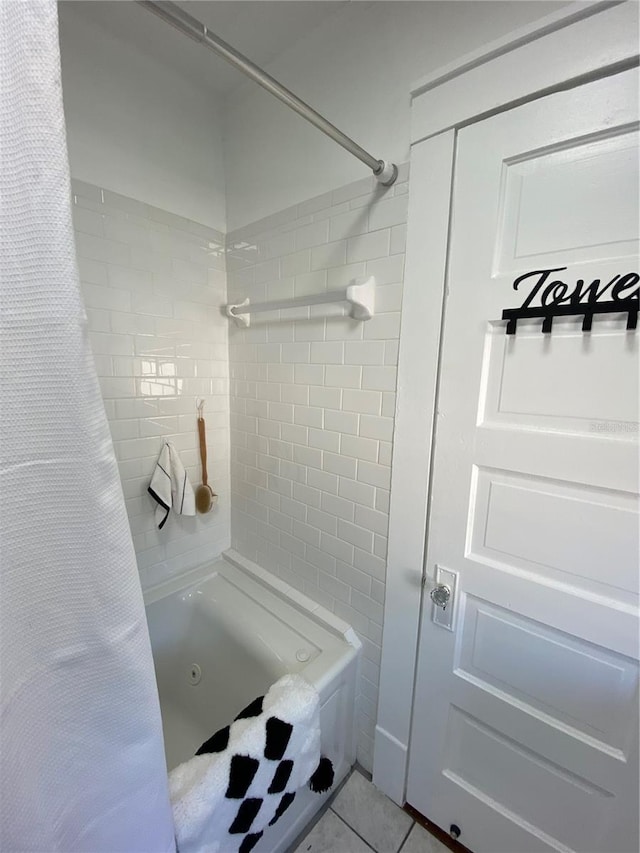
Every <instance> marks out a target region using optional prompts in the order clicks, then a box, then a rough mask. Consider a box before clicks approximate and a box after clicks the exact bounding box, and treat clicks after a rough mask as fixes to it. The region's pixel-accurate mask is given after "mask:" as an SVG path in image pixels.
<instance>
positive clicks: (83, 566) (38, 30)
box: [0, 0, 175, 853]
mask: <svg viewBox="0 0 640 853" xmlns="http://www.w3.org/2000/svg"><path fill="white" fill-rule="evenodd" d="M69 193H70V188H69V170H68V162H67V151H66V140H65V129H64V117H63V112H62V96H61V84H60V57H59V49H58V27H57V10H56V4H55V2H54V0H0V850H1V851H2V853H19V851H34V853H57V851H59V853H75V851H86V853H165V851H173V850H174V849H175V848H174V832H173V823H172V817H171V809H170V804H169V796H168V787H167V777H166V771H165V763H164V748H163V743H162V729H161V722H160V712H159V705H158V696H157V691H156V685H155V679H154V674H153V664H152V658H151V651H150V646H149V637H148V633H147V626H146V622H145V617H144V609H143V603H142V595H141V591H140V585H139V582H138V576H137V572H136V564H135V556H134V552H133V546H132V542H131V536H130V532H129V526H128V523H127V517H126V513H125V508H124V503H123V498H122V492H121V487H120V482H119V479H118V470H117V466H116V461H115V458H114V454H113V449H112V444H111V439H110V435H109V429H108V425H107V421H106V417H105V413H104V407H103V404H102V399H101V396H100V390H99V387H98V382H97V379H96V374H95V369H94V366H93V361H92V356H91V351H90V348H89V342H88V338H87V326H86V318H85V312H84V309H83V306H82V300H81V297H80V290H79V284H78V276H77V271H76V262H75V251H74V242H73V231H72V226H71V209H70V196H69Z"/></svg>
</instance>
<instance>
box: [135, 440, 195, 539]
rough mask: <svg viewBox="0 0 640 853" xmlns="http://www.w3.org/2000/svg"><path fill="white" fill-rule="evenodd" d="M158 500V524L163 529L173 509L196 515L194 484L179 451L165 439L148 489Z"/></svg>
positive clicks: (181, 512)
mask: <svg viewBox="0 0 640 853" xmlns="http://www.w3.org/2000/svg"><path fill="white" fill-rule="evenodd" d="M147 491H148V492H149V494H150V495H151V497H152V498H153V499H154V501H156V503H157V504H158V506H157V507H156V524H157V525H158V527H159V529H160V530H162V528H163V527H164V525H165V523H166V521H167V518H169V513H170V512H171V510H173V511H174V512H177V513H178V515H195V514H196V498H195V495H194V493H193V486H192V485H191V483H190V482H189V478H188V477H187V472H186V471H185V470H184V465H183V464H182V461H181V459H180V457H179V456H178V451H177V450H176V449H175V447H174V446H173V444H171V442H170V441H165V443H164V444H163V445H162V450H161V451H160V456H158V461H157V462H156V467H155V469H154V472H153V477H152V478H151V482H150V483H149V488H148V489H147Z"/></svg>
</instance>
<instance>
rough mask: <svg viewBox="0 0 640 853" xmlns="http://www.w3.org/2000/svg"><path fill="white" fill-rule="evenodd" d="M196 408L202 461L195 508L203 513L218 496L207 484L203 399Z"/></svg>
mask: <svg viewBox="0 0 640 853" xmlns="http://www.w3.org/2000/svg"><path fill="white" fill-rule="evenodd" d="M196 408H197V409H198V437H199V439H200V461H201V462H202V483H201V485H199V486H198V487H197V488H196V510H197V511H198V512H201V513H205V512H209V510H211V508H212V507H213V505H214V504H215V502H216V501H217V500H218V496H217V494H216V493H215V492H214V491H213V489H212V488H211V486H210V485H209V482H208V476H207V438H206V432H205V424H204V418H203V417H202V410H203V409H204V400H201V401H200V403H198V404H197V405H196Z"/></svg>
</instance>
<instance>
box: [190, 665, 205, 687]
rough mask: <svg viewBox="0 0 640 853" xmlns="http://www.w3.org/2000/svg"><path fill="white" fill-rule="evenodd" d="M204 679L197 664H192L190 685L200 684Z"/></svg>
mask: <svg viewBox="0 0 640 853" xmlns="http://www.w3.org/2000/svg"><path fill="white" fill-rule="evenodd" d="M201 678H202V670H201V669H200V667H199V666H198V664H197V663H192V664H191V666H190V667H189V684H194V685H195V684H200V680H201Z"/></svg>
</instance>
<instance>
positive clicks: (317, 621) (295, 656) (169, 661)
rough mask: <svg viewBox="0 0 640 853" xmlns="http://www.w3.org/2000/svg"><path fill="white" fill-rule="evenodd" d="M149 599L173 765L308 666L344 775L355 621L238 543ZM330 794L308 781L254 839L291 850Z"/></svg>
mask: <svg viewBox="0 0 640 853" xmlns="http://www.w3.org/2000/svg"><path fill="white" fill-rule="evenodd" d="M145 604H146V609H147V621H148V623H149V632H150V635H151V644H152V647H153V657H154V661H155V667H156V676H157V680H158V691H159V693H160V706H161V709H162V721H163V728H164V740H165V749H166V755H167V766H168V769H169V770H171V769H172V768H173V767H175V766H177V765H178V764H180V763H181V762H183V761H186V760H188V759H189V758H191V757H192V756H193V755H194V753H195V751H196V750H197V748H198V747H199V746H200V745H201V744H202V743H203V742H204V741H205V740H207V738H209V737H210V736H211V735H212V734H213V733H214V732H216V731H217V730H218V729H220V728H222V727H223V726H225V725H227V724H228V723H230V722H231V721H232V720H233V718H234V717H235V715H236V714H237V713H238V712H239V711H241V710H242V708H244V707H245V706H246V705H247V704H248V703H249V702H251V700H252V699H255V698H256V696H260V695H261V694H264V693H266V691H267V690H268V688H269V686H270V685H271V684H273V682H274V681H277V680H278V678H280V676H282V675H284V674H285V673H287V672H300V673H302V674H304V676H305V678H307V679H308V680H309V681H310V682H311V683H312V684H314V685H315V686H316V688H317V690H318V692H319V694H320V704H321V712H320V721H321V729H322V748H323V752H324V754H325V755H327V756H328V757H329V758H330V759H331V760H332V761H333V765H334V768H335V771H336V781H335V785H334V788H335V786H336V785H338V784H339V783H340V781H341V780H342V778H344V776H345V775H346V773H347V772H348V770H349V768H350V767H351V765H352V764H353V763H354V761H355V740H354V722H355V721H354V705H355V690H356V683H357V674H358V673H357V669H358V664H359V651H360V642H359V640H358V638H357V637H356V635H355V633H354V632H353V630H352V629H351V628H350V627H349V625H347V624H346V623H345V622H343V621H342V620H341V619H338V618H337V617H336V616H334V615H333V614H332V613H330V612H329V611H327V610H326V609H325V608H324V607H321V606H319V605H318V604H316V603H315V602H313V601H311V600H310V599H309V598H307V597H306V596H303V595H301V594H300V593H298V592H296V591H295V590H293V589H292V588H291V587H290V586H289V585H288V584H285V583H283V582H282V581H281V580H279V579H278V578H275V577H274V576H273V575H271V574H270V573H268V572H266V571H264V570H263V569H261V568H260V567H259V566H257V565H256V564H255V563H252V562H251V561H250V560H246V559H244V558H243V557H241V556H240V555H239V554H237V553H236V552H233V551H228V552H227V553H226V554H225V557H224V558H220V559H219V560H217V561H216V562H214V563H212V564H210V565H208V566H203V567H202V568H201V569H198V570H197V571H195V572H190V573H189V574H188V575H183V576H182V577H181V578H180V579H178V580H175V581H170V582H168V583H164V584H161V585H159V586H157V587H154V588H152V589H150V590H148V591H147V592H146V593H145ZM327 796H329V794H326V795H318V794H314V793H312V792H311V791H309V790H304V791H300V792H299V793H298V795H297V796H296V799H295V801H294V803H293V805H292V806H291V807H290V808H289V809H288V810H287V812H285V814H284V815H283V817H282V818H281V819H280V821H279V822H278V823H277V824H276V825H275V826H274V827H272V828H271V829H268V830H267V831H265V834H264V836H263V837H262V839H261V840H260V842H259V844H258V845H257V846H256V848H254V849H255V850H256V851H263V853H266V851H274V853H275V851H283V850H286V849H287V847H288V846H289V845H290V844H291V843H292V841H293V840H294V839H295V838H296V836H297V835H298V834H299V833H300V832H301V831H302V830H303V829H304V827H305V824H306V823H307V822H308V821H309V820H310V819H311V818H312V816H313V814H314V813H315V812H316V811H317V810H318V809H319V808H320V807H321V805H322V803H323V801H324V799H325V798H326V797H327Z"/></svg>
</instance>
